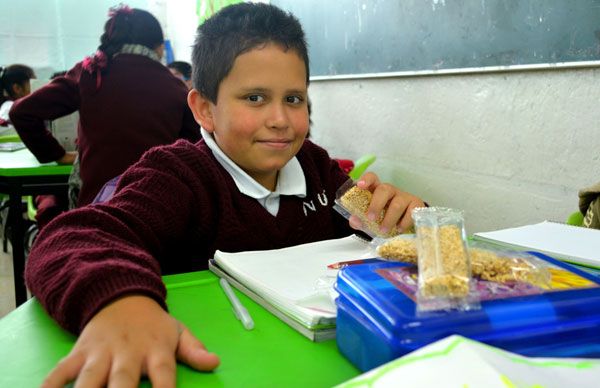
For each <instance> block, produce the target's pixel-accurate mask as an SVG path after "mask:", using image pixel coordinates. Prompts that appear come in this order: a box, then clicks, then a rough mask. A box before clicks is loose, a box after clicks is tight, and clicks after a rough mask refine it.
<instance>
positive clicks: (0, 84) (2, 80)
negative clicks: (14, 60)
mask: <svg viewBox="0 0 600 388" xmlns="http://www.w3.org/2000/svg"><path fill="white" fill-rule="evenodd" d="M32 78H35V72H34V71H33V69H32V68H31V67H29V66H27V65H20V64H15V65H10V66H6V67H5V68H2V67H0V104H1V103H3V102H4V101H6V98H5V97H4V93H6V94H7V95H8V96H9V97H10V98H15V92H14V90H13V85H15V84H18V85H21V86H23V85H24V84H25V82H27V81H29V80H30V79H32Z"/></svg>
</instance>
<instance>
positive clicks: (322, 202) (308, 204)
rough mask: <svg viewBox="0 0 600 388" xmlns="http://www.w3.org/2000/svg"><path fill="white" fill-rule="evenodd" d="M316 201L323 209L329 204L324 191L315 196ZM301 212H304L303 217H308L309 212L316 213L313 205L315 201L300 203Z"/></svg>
mask: <svg viewBox="0 0 600 388" xmlns="http://www.w3.org/2000/svg"><path fill="white" fill-rule="evenodd" d="M317 201H318V203H319V204H320V205H321V206H323V207H326V206H327V205H328V204H329V200H328V199H327V195H326V194H325V190H323V193H319V194H317ZM302 210H303V211H304V216H306V217H308V211H309V210H310V211H313V212H316V211H317V205H316V204H315V201H314V200H312V199H311V200H310V201H309V202H306V201H304V202H302Z"/></svg>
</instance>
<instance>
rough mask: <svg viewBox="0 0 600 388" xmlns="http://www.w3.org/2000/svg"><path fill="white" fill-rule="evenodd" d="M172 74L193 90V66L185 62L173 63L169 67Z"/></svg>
mask: <svg viewBox="0 0 600 388" xmlns="http://www.w3.org/2000/svg"><path fill="white" fill-rule="evenodd" d="M167 67H168V68H169V70H170V71H171V74H173V75H174V76H175V77H177V78H179V79H180V80H182V81H183V83H184V84H185V86H186V87H187V88H188V89H192V88H193V87H194V86H193V85H192V65H190V64H189V63H187V62H184V61H173V62H171V63H169V64H168V65H167Z"/></svg>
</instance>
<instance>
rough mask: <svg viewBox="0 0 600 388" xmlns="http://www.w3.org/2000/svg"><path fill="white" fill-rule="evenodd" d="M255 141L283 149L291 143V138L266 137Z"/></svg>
mask: <svg viewBox="0 0 600 388" xmlns="http://www.w3.org/2000/svg"><path fill="white" fill-rule="evenodd" d="M257 143H259V144H262V145H265V146H267V147H272V148H278V149H284V148H287V147H289V146H290V145H291V144H292V140H289V139H266V140H258V141H257Z"/></svg>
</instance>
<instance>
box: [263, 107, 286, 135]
mask: <svg viewBox="0 0 600 388" xmlns="http://www.w3.org/2000/svg"><path fill="white" fill-rule="evenodd" d="M266 125H267V127H269V128H273V129H283V128H287V126H288V116H287V112H286V110H285V106H284V105H283V104H272V105H271V107H270V109H269V116H268V117H267V121H266Z"/></svg>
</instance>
